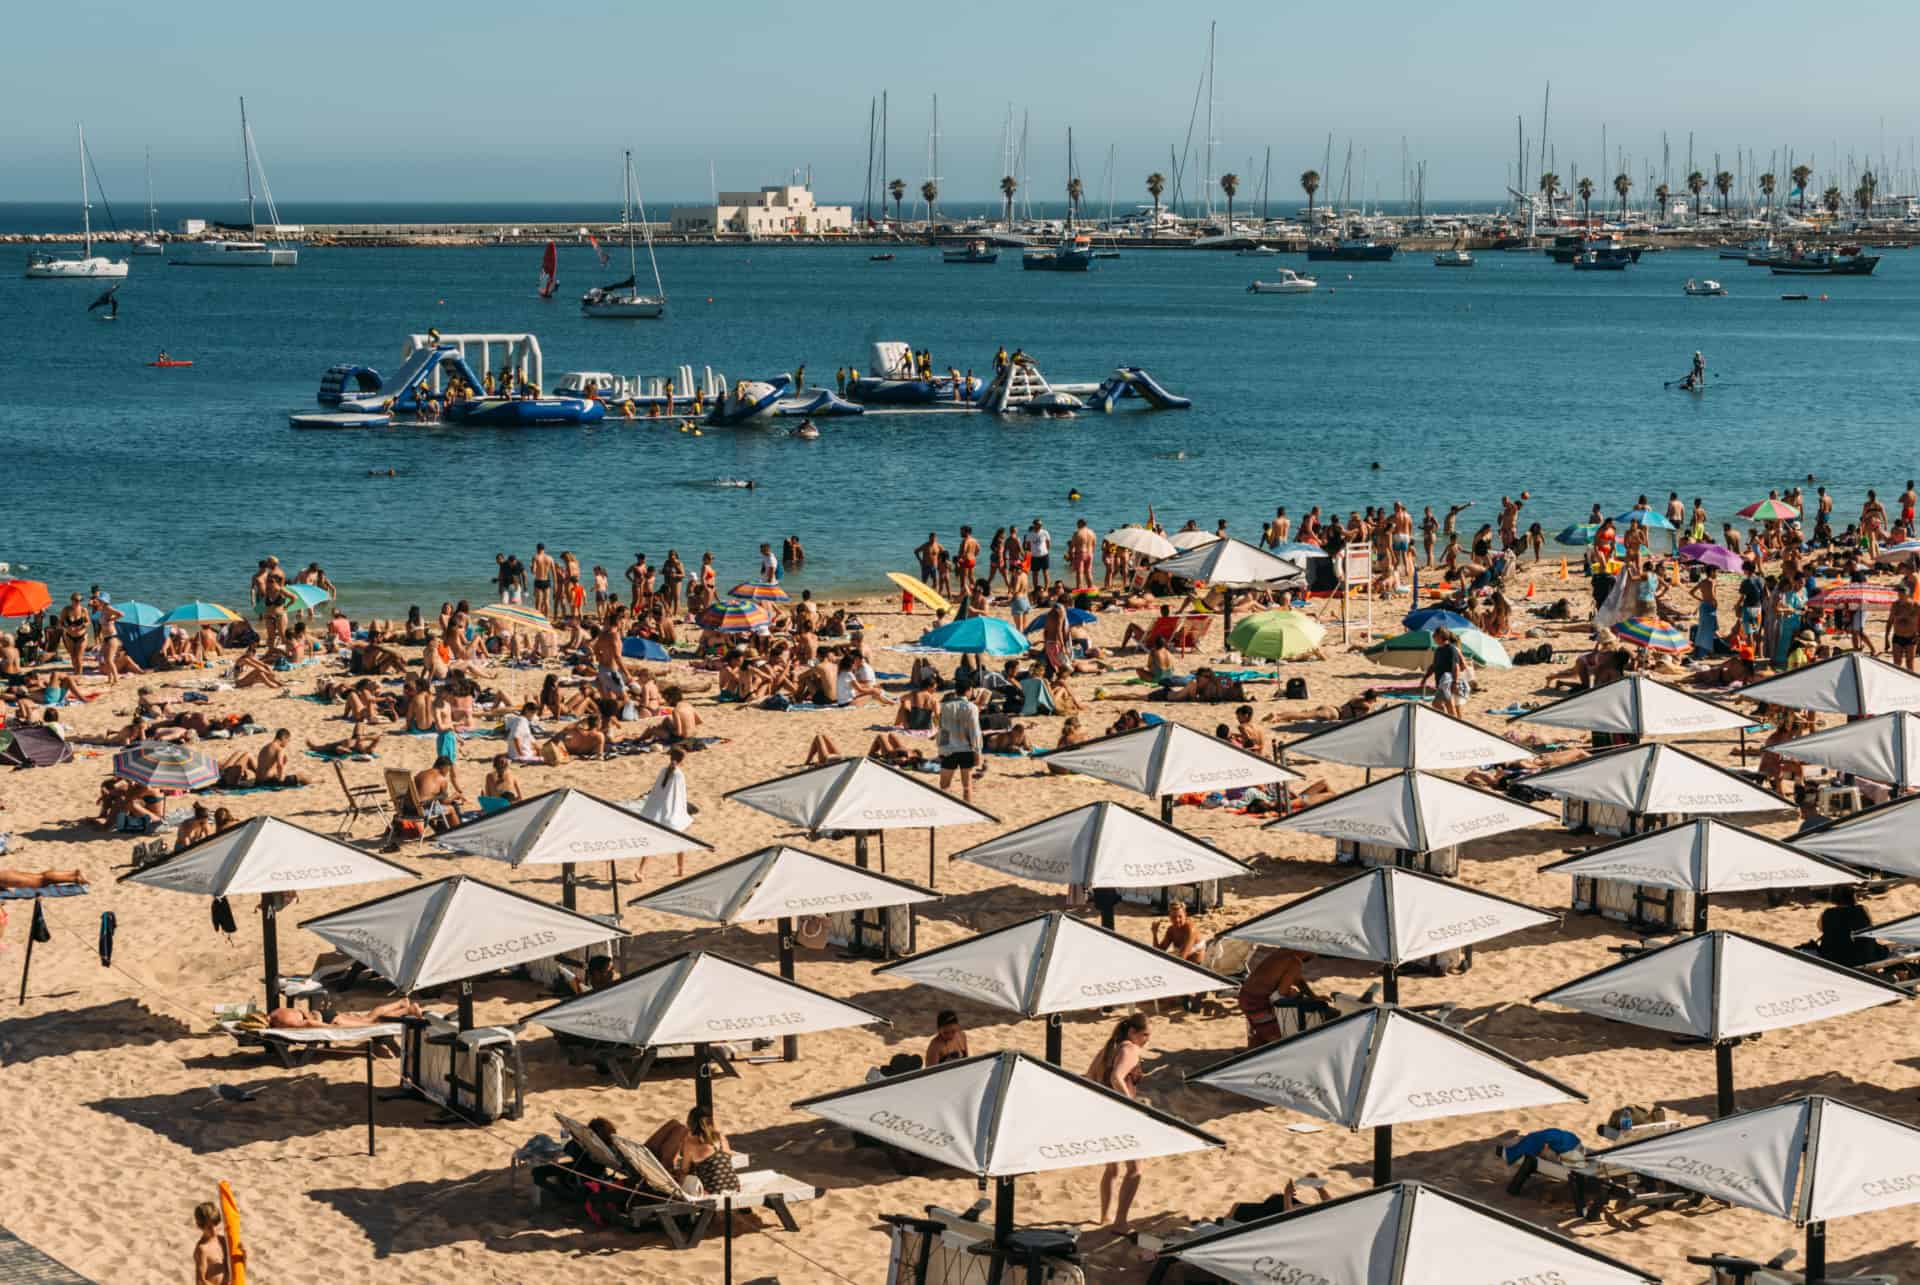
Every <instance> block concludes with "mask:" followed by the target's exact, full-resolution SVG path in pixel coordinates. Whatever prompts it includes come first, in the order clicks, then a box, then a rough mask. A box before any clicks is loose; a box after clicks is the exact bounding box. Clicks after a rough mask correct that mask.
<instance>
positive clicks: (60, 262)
mask: <svg viewBox="0 0 1920 1285" xmlns="http://www.w3.org/2000/svg"><path fill="white" fill-rule="evenodd" d="M80 226H81V229H82V233H83V235H84V237H85V248H84V249H83V250H82V251H81V254H80V257H79V258H77V259H63V258H58V257H56V256H54V255H51V254H45V253H35V254H30V255H28V256H27V275H28V276H29V277H32V278H33V279H35V280H37V281H69V280H75V281H108V280H116V279H119V278H122V277H125V276H126V275H127V261H126V260H125V259H109V258H106V257H105V256H104V255H97V254H95V253H94V252H93V203H92V201H91V200H89V199H88V196H87V128H86V126H84V125H82V126H80Z"/></svg>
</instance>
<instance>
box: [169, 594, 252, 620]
mask: <svg viewBox="0 0 1920 1285" xmlns="http://www.w3.org/2000/svg"><path fill="white" fill-rule="evenodd" d="M238 619H240V613H239V612H237V611H235V610H234V609H233V608H231V607H223V606H221V605H220V604H219V603H217V602H200V601H197V600H196V601H194V602H183V603H181V604H180V605H179V606H178V607H175V608H174V609H173V610H172V611H169V612H168V613H167V614H166V615H164V616H162V617H160V623H161V624H163V625H225V624H231V623H232V622H233V621H236V620H238Z"/></svg>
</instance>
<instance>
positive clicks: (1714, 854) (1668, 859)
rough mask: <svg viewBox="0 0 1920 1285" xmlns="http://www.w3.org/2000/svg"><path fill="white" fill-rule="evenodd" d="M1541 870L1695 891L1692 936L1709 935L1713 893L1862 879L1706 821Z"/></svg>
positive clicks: (1841, 868)
mask: <svg viewBox="0 0 1920 1285" xmlns="http://www.w3.org/2000/svg"><path fill="white" fill-rule="evenodd" d="M1540 871H1541V873H1542V874H1563V875H1573V876H1574V877H1576V878H1586V879H1614V880H1618V881H1620V882H1623V883H1634V884H1643V885H1645V886H1647V887H1652V888H1684V889H1686V890H1688V891H1690V892H1692V893H1693V894H1694V921H1693V930H1694V931H1695V932H1705V931H1706V930H1707V898H1708V897H1710V896H1712V895H1714V894H1715V893H1723V892H1758V891H1760V890H1761V889H1763V888H1830V887H1833V886H1835V885H1837V884H1844V883H1859V882H1860V876H1859V875H1856V874H1855V873H1853V871H1851V870H1848V869H1847V868H1846V867H1845V866H1840V865H1836V864H1834V863H1833V862H1831V861H1826V860H1823V859H1821V858H1820V857H1816V856H1813V855H1811V854H1809V853H1805V852H1801V851H1799V850H1798V849H1795V848H1790V847H1788V846H1787V845H1786V844H1785V843H1782V842H1781V841H1780V840H1778V839H1769V838H1767V837H1766V836H1765V835H1763V834H1755V833H1754V832H1753V831H1751V830H1743V829H1741V828H1740V827H1739V826H1736V825H1728V824H1727V823H1726V822H1724V821H1713V820H1709V819H1707V818H1704V817H1703V818H1700V819H1698V820H1694V821H1686V822H1682V823H1681V824H1679V825H1671V826H1668V827H1667V828H1666V829H1664V830H1653V831H1649V832H1648V833H1646V834H1636V835H1633V836H1631V837H1629V838H1625V839H1621V840H1618V841H1617V842H1614V843H1609V844H1606V845H1605V846H1603V847H1598V848H1589V849H1588V850H1587V851H1585V852H1583V853H1581V854H1580V855H1578V856H1573V857H1567V858H1565V859H1564V860H1561V861H1555V862H1552V863H1551V864H1549V865H1544V866H1541V867H1540Z"/></svg>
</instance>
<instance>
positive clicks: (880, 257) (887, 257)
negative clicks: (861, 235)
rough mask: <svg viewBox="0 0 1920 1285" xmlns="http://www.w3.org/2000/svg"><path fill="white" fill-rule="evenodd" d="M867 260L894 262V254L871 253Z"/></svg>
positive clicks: (870, 261) (872, 261) (871, 261)
mask: <svg viewBox="0 0 1920 1285" xmlns="http://www.w3.org/2000/svg"><path fill="white" fill-rule="evenodd" d="M867 262H868V263H892V262H893V256H892V255H891V254H870V255H868V256H867Z"/></svg>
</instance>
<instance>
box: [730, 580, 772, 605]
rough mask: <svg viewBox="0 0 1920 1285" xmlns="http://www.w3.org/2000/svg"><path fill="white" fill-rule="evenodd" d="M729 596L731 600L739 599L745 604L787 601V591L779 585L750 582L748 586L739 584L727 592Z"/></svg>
mask: <svg viewBox="0 0 1920 1285" xmlns="http://www.w3.org/2000/svg"><path fill="white" fill-rule="evenodd" d="M727 596H728V597H731V598H739V599H740V600H742V601H743V602H785V601H787V591H786V590H785V589H782V588H781V587H780V586H779V585H777V584H762V583H760V582H758V581H749V582H748V583H746V584H737V585H735V586H734V587H733V588H731V589H729V590H727Z"/></svg>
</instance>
